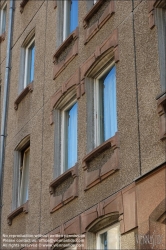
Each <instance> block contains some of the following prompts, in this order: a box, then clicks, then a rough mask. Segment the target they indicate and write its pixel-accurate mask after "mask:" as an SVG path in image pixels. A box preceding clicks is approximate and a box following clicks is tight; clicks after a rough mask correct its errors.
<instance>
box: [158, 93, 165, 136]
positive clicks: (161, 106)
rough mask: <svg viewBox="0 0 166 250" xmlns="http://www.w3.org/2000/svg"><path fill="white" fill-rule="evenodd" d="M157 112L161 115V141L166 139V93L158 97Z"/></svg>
mask: <svg viewBox="0 0 166 250" xmlns="http://www.w3.org/2000/svg"><path fill="white" fill-rule="evenodd" d="M156 100H157V112H158V115H159V136H160V140H165V139H166V91H165V92H164V93H162V94H160V95H158V96H157V98H156Z"/></svg>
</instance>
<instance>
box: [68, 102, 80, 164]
mask: <svg viewBox="0 0 166 250" xmlns="http://www.w3.org/2000/svg"><path fill="white" fill-rule="evenodd" d="M77 106H78V105H77V103H75V104H74V105H73V106H72V107H71V108H70V110H69V111H68V131H67V132H68V136H67V137H68V138H67V139H68V143H67V147H68V149H67V151H68V152H67V154H68V163H67V167H68V168H71V167H73V166H74V165H75V163H76V162H77Z"/></svg>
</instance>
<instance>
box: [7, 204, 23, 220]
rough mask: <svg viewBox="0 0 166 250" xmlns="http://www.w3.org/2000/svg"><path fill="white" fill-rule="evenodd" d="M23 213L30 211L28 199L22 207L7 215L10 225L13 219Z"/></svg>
mask: <svg viewBox="0 0 166 250" xmlns="http://www.w3.org/2000/svg"><path fill="white" fill-rule="evenodd" d="M21 213H25V214H27V213H28V201H27V202H26V203H24V204H22V205H21V206H20V207H18V208H16V209H15V210H14V211H13V212H12V213H10V214H9V215H8V217H7V220H8V225H12V220H13V219H14V218H15V217H16V216H17V215H19V214H21Z"/></svg>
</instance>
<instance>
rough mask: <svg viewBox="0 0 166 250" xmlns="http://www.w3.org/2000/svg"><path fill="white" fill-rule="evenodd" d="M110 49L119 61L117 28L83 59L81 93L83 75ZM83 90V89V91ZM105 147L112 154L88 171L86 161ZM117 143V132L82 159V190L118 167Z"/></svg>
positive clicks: (83, 83) (115, 59)
mask: <svg viewBox="0 0 166 250" xmlns="http://www.w3.org/2000/svg"><path fill="white" fill-rule="evenodd" d="M110 49H111V50H112V53H113V57H114V61H115V63H117V62H118V61H119V48H118V31H117V29H116V30H114V31H113V32H112V34H111V35H110V36H109V38H108V39H106V40H105V41H104V42H103V43H102V44H101V45H100V46H99V47H97V48H96V51H95V52H94V53H93V54H92V55H91V56H90V57H89V58H88V59H87V60H86V61H85V63H84V64H83V65H82V66H81V89H82V93H84V91H85V87H84V85H85V77H86V75H87V74H88V72H89V71H90V70H93V66H94V65H95V64H96V63H97V62H99V61H100V60H101V58H102V56H105V54H106V53H107V52H109V53H110ZM109 58H110V57H109ZM83 90H84V91H83ZM107 148H112V149H113V155H112V156H111V158H110V159H109V160H108V161H107V162H106V163H105V164H104V165H103V166H102V167H101V169H98V170H94V171H91V172H88V171H87V170H88V162H90V161H91V160H92V159H93V158H94V157H95V156H96V155H99V154H100V153H101V152H103V151H104V150H106V149H107ZM118 158H119V143H118V133H116V135H115V136H114V137H112V138H110V139H109V140H107V141H105V142H104V143H103V144H102V145H100V146H98V147H97V148H95V149H94V150H92V151H91V152H90V153H89V154H88V155H86V156H85V157H84V159H83V169H84V170H85V183H84V185H85V186H84V190H87V189H89V188H91V187H93V186H94V185H96V184H97V183H99V182H101V181H102V180H103V179H105V178H106V177H108V176H109V175H111V174H112V173H114V172H115V171H116V170H118V169H119V161H118Z"/></svg>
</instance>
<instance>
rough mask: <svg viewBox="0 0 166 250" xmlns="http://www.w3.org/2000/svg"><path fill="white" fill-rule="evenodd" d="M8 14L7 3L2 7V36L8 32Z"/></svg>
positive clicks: (0, 29) (0, 32)
mask: <svg viewBox="0 0 166 250" xmlns="http://www.w3.org/2000/svg"><path fill="white" fill-rule="evenodd" d="M6 13H7V2H5V3H4V4H3V5H2V8H1V11H0V20H1V22H0V35H2V34H3V33H5V31H6Z"/></svg>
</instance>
